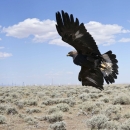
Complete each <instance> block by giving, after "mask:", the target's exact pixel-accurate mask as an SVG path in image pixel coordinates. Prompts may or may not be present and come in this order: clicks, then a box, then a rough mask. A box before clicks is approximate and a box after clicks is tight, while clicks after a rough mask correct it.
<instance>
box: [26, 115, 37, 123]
mask: <svg viewBox="0 0 130 130" xmlns="http://www.w3.org/2000/svg"><path fill="white" fill-rule="evenodd" d="M24 121H25V122H27V123H28V124H29V125H35V124H37V123H38V122H37V121H36V120H35V119H34V118H33V117H30V116H27V117H25V118H24Z"/></svg>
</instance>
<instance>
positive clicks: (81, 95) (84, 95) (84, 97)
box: [79, 93, 90, 102]
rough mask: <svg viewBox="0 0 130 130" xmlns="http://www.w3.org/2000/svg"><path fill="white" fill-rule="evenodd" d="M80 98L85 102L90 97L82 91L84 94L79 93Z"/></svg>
mask: <svg viewBox="0 0 130 130" xmlns="http://www.w3.org/2000/svg"><path fill="white" fill-rule="evenodd" d="M79 98H80V99H81V100H82V101H83V102H84V101H87V100H89V99H90V98H89V96H88V94H87V93H82V94H80V95H79Z"/></svg>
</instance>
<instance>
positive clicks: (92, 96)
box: [88, 93, 98, 99]
mask: <svg viewBox="0 0 130 130" xmlns="http://www.w3.org/2000/svg"><path fill="white" fill-rule="evenodd" d="M88 97H89V98H91V99H95V98H98V94H97V93H89V94H88Z"/></svg>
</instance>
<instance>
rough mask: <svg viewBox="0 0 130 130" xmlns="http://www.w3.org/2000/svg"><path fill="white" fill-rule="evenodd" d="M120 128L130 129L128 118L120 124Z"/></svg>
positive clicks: (123, 129) (121, 129)
mask: <svg viewBox="0 0 130 130" xmlns="http://www.w3.org/2000/svg"><path fill="white" fill-rule="evenodd" d="M120 130H130V119H128V120H127V121H125V122H124V123H123V124H122V125H121V126H120Z"/></svg>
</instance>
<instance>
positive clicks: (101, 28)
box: [2, 18, 130, 46]
mask: <svg viewBox="0 0 130 130" xmlns="http://www.w3.org/2000/svg"><path fill="white" fill-rule="evenodd" d="M55 24H56V22H55V21H54V20H49V19H47V20H43V21H40V20H39V19H37V18H32V19H30V18H28V19H25V20H24V21H22V22H19V23H18V24H15V25H13V26H9V27H7V28H5V27H4V28H3V31H2V32H4V33H6V36H12V37H16V38H27V37H29V36H30V35H33V36H34V38H33V41H34V42H40V43H42V42H48V43H49V44H55V45H60V46H69V45H68V44H67V43H65V42H63V41H62V40H61V37H60V36H59V35H58V33H57V31H56V27H55ZM85 27H86V28H87V30H88V32H90V34H91V35H92V36H93V38H94V39H95V41H96V43H97V44H103V45H110V44H113V43H115V42H116V41H117V39H116V35H117V34H125V33H130V30H125V29H124V28H123V27H122V26H119V25H117V24H102V23H99V22H95V21H90V22H88V23H86V24H85Z"/></svg>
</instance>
